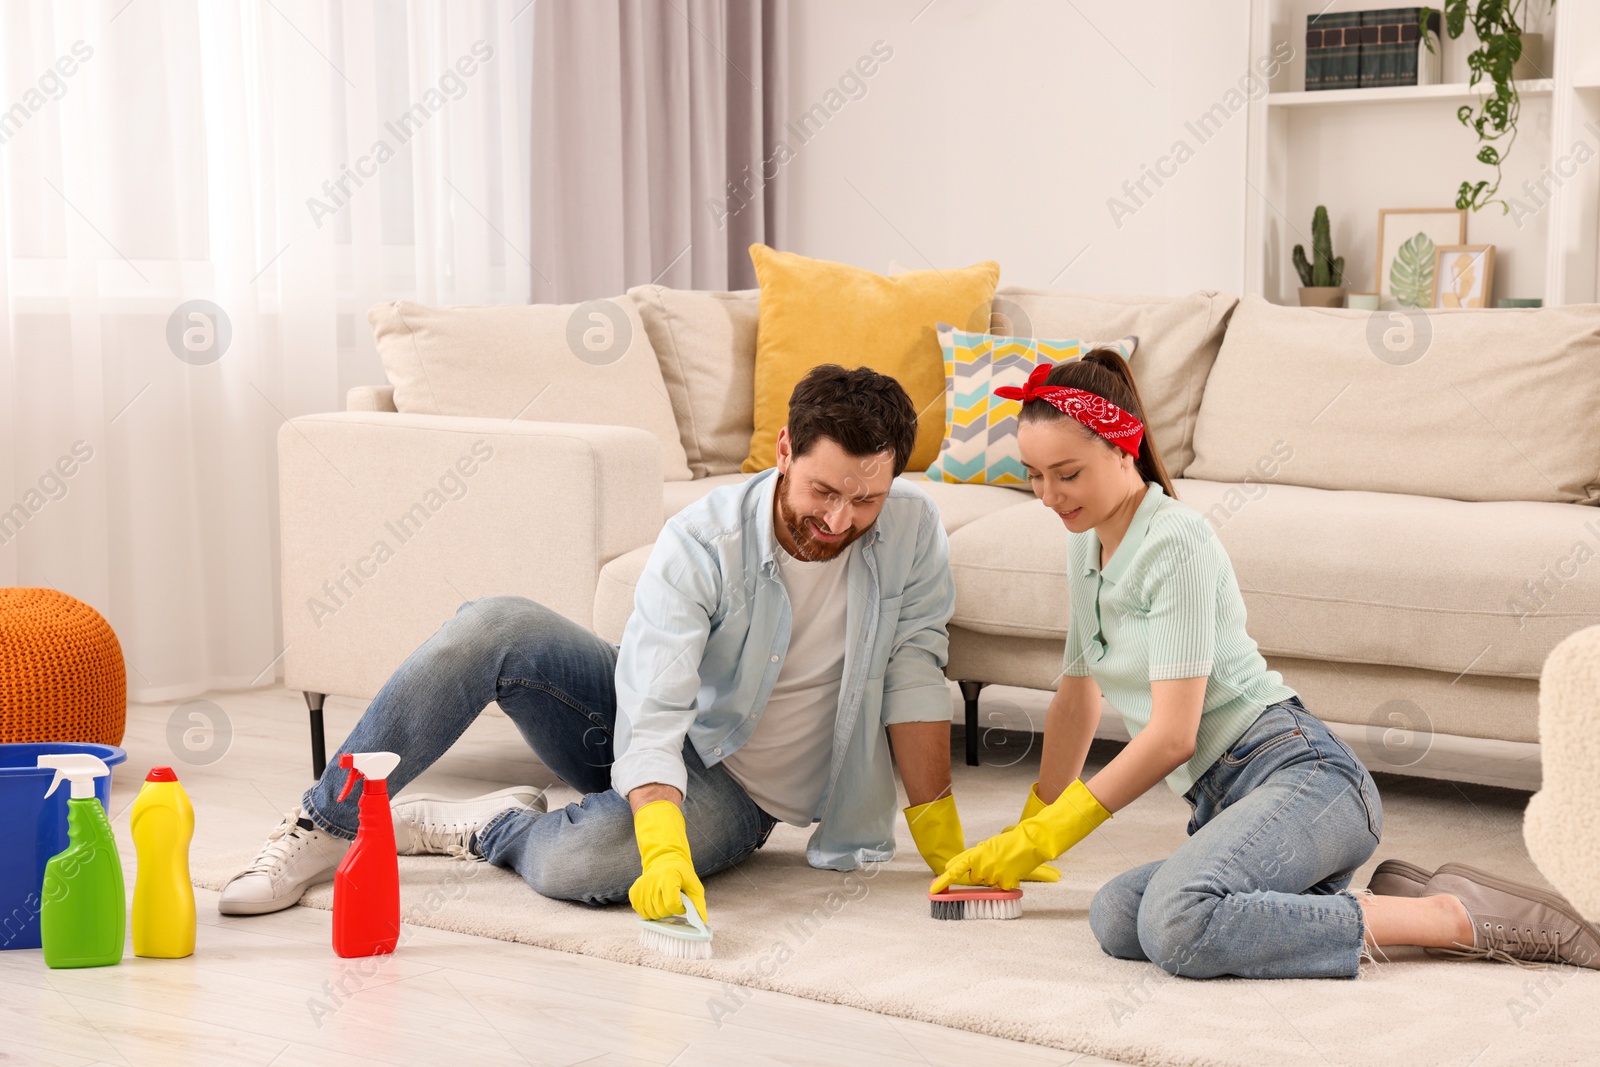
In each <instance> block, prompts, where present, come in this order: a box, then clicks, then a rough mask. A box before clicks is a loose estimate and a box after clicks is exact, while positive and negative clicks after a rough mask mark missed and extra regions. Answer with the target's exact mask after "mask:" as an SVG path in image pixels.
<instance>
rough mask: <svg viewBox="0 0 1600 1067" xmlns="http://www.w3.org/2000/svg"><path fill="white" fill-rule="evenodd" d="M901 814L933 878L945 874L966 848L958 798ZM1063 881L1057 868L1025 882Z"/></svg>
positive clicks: (1034, 874)
mask: <svg viewBox="0 0 1600 1067" xmlns="http://www.w3.org/2000/svg"><path fill="white" fill-rule="evenodd" d="M1034 799H1035V800H1036V801H1038V804H1039V807H1040V808H1042V807H1044V802H1043V801H1040V800H1038V797H1034ZM901 810H902V811H904V812H905V816H906V825H907V826H909V827H911V839H912V840H913V841H915V842H916V843H917V851H918V852H920V853H922V858H923V861H924V862H926V863H927V865H928V868H929V869H930V870H931V871H933V873H934V874H943V873H944V869H945V867H946V865H948V864H949V862H950V861H951V860H952V859H954V858H955V857H956V856H957V855H958V854H960V852H961V851H962V850H963V849H965V848H966V847H967V846H966V838H964V837H963V836H962V834H961V816H960V814H959V813H957V811H956V798H955V797H954V796H951V795H950V794H948V793H947V794H945V795H944V796H942V797H940V798H939V799H938V800H934V801H930V802H928V803H927V804H918V805H916V806H915V807H910V808H903V809H901ZM1060 878H1061V872H1060V871H1058V870H1056V869H1055V868H1054V867H1040V868H1039V869H1038V870H1036V871H1032V872H1030V873H1029V874H1027V875H1026V876H1025V877H1024V878H1023V879H1022V880H1023V881H1024V882H1055V881H1059V880H1060Z"/></svg>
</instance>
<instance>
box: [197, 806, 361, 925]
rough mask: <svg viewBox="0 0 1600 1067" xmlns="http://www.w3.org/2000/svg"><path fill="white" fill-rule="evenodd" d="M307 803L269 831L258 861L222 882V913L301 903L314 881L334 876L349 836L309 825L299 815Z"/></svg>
mask: <svg viewBox="0 0 1600 1067" xmlns="http://www.w3.org/2000/svg"><path fill="white" fill-rule="evenodd" d="M301 819H305V820H306V821H307V822H310V821H311V820H310V819H309V818H307V817H306V813H305V809H304V808H295V810H294V811H291V812H289V814H287V815H285V816H284V817H283V822H281V823H279V824H278V828H277V829H276V830H274V831H272V833H271V834H270V835H268V837H267V843H266V844H264V845H262V846H261V851H260V852H259V853H257V855H256V858H255V862H254V863H252V864H250V866H248V867H246V868H245V869H244V870H243V871H240V872H239V873H238V874H236V875H234V876H233V879H232V880H231V881H229V882H228V884H227V885H225V886H223V887H222V899H221V900H220V901H218V902H217V910H218V911H220V912H221V913H222V914H224V915H264V914H266V913H267V912H269V911H282V910H283V909H284V908H287V907H289V906H290V905H292V904H295V903H297V902H298V901H299V900H300V897H301V895H302V894H303V893H305V891H306V890H307V889H308V888H310V887H311V886H314V885H316V884H317V883H319V882H331V881H332V880H333V875H334V872H335V871H337V870H338V869H339V862H340V861H341V860H343V859H344V854H345V853H346V852H349V851H350V842H349V841H346V840H344V838H342V837H334V836H333V835H332V834H330V833H326V832H324V831H322V830H318V829H314V828H313V829H310V830H307V829H306V828H305V827H304V826H302V825H301V824H300V820H301Z"/></svg>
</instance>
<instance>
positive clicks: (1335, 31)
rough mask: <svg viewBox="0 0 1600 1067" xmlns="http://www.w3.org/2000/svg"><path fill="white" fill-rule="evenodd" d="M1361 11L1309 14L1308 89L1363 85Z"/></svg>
mask: <svg viewBox="0 0 1600 1067" xmlns="http://www.w3.org/2000/svg"><path fill="white" fill-rule="evenodd" d="M1361 17H1362V13H1361V12H1360V11H1329V12H1325V13H1323V14H1319V15H1307V16H1306V90H1307V91H1308V92H1314V91H1316V90H1319V89H1355V88H1359V87H1360V85H1361Z"/></svg>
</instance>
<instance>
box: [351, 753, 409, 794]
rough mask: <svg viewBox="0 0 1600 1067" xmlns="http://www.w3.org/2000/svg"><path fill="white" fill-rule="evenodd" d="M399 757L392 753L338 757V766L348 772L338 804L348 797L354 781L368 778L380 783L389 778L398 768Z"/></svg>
mask: <svg viewBox="0 0 1600 1067" xmlns="http://www.w3.org/2000/svg"><path fill="white" fill-rule="evenodd" d="M399 764H400V757H399V756H397V755H395V754H394V753H393V752H346V753H344V754H343V755H341V756H340V757H339V766H341V767H343V768H344V769H345V770H347V771H349V772H350V774H349V775H348V776H347V777H346V778H345V780H344V789H343V790H342V791H341V792H340V793H339V801H340V803H343V802H344V799H345V798H346V797H348V796H349V795H350V790H352V789H354V788H355V785H356V780H357V779H360V778H370V779H372V780H373V781H378V782H381V781H383V780H385V779H386V778H388V777H389V775H390V774H391V773H392V772H393V771H394V769H395V768H396V767H397V766H399Z"/></svg>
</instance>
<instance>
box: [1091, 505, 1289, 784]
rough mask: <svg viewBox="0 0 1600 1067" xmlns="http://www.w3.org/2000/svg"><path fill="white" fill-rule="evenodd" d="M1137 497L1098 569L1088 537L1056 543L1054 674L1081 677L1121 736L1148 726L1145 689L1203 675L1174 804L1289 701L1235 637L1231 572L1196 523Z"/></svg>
mask: <svg viewBox="0 0 1600 1067" xmlns="http://www.w3.org/2000/svg"><path fill="white" fill-rule="evenodd" d="M1145 484H1146V485H1147V486H1148V487H1149V488H1148V490H1147V491H1146V493H1145V495H1144V499H1143V500H1142V501H1140V503H1139V508H1138V510H1137V511H1136V512H1134V515H1133V521H1132V522H1130V523H1129V524H1128V532H1127V534H1126V536H1124V537H1123V539H1122V541H1121V543H1119V544H1118V545H1117V548H1116V551H1115V552H1113V553H1112V554H1111V558H1110V559H1109V560H1107V561H1106V565H1105V569H1104V570H1102V569H1101V567H1100V551H1101V548H1100V535H1099V534H1098V533H1097V532H1096V531H1094V530H1089V531H1086V532H1084V533H1070V532H1069V533H1068V535H1067V541H1068V548H1067V561H1068V569H1067V579H1068V582H1067V588H1068V592H1069V595H1070V596H1071V598H1072V605H1071V608H1072V611H1071V620H1070V622H1069V623H1068V628H1067V648H1066V654H1065V656H1064V658H1063V662H1062V667H1061V670H1062V673H1063V674H1069V675H1073V676H1075V677H1083V676H1086V675H1088V676H1092V677H1093V678H1094V680H1095V682H1096V683H1097V684H1098V685H1099V686H1100V691H1101V692H1102V693H1103V694H1105V697H1106V699H1107V700H1108V701H1110V702H1111V706H1112V707H1114V708H1116V709H1117V712H1118V713H1119V714H1120V715H1121V716H1122V721H1123V723H1124V724H1125V725H1126V726H1127V728H1128V734H1129V735H1130V736H1133V737H1137V736H1138V735H1139V731H1141V730H1143V729H1144V728H1145V727H1146V726H1149V725H1150V705H1151V700H1150V683H1151V682H1158V681H1163V680H1167V679H1173V678H1199V677H1205V676H1208V677H1209V680H1208V681H1207V682H1206V696H1205V704H1204V708H1203V710H1202V712H1201V715H1200V729H1199V733H1198V735H1197V737H1196V739H1195V749H1194V756H1193V757H1191V758H1190V759H1189V761H1188V762H1187V763H1185V764H1183V765H1182V766H1180V767H1178V768H1177V769H1176V770H1174V771H1173V772H1172V773H1171V774H1169V775H1167V785H1168V787H1169V788H1171V789H1172V791H1173V792H1174V793H1177V794H1178V795H1180V796H1181V795H1183V794H1184V793H1187V792H1188V791H1189V787H1190V786H1192V785H1193V784H1194V782H1195V779H1197V778H1199V777H1200V776H1201V775H1202V774H1204V773H1205V772H1206V771H1207V770H1209V769H1210V768H1211V765H1212V764H1214V763H1215V762H1216V761H1217V757H1219V756H1221V755H1222V754H1223V753H1224V752H1226V751H1227V750H1228V748H1229V747H1230V746H1231V745H1232V744H1233V743H1234V742H1235V741H1237V740H1239V738H1240V737H1241V736H1242V735H1243V734H1244V732H1245V731H1246V730H1248V729H1249V728H1250V726H1251V724H1253V723H1254V722H1255V721H1256V719H1257V718H1258V717H1259V716H1260V715H1261V712H1262V711H1263V710H1265V709H1266V708H1267V707H1268V706H1270V705H1272V704H1276V703H1278V702H1279V701H1283V700H1288V699H1289V698H1290V697H1292V696H1296V695H1298V694H1296V693H1295V691H1294V690H1293V689H1290V688H1289V687H1288V686H1286V685H1284V684H1283V675H1281V674H1279V673H1278V672H1277V671H1274V670H1268V669H1267V661H1266V660H1265V659H1263V658H1262V656H1261V653H1260V651H1259V650H1258V649H1257V647H1256V643H1255V641H1254V640H1252V639H1251V637H1250V635H1249V634H1248V633H1246V632H1245V626H1244V623H1245V612H1244V598H1243V597H1241V596H1240V595H1239V582H1238V579H1236V578H1235V577H1234V574H1233V564H1232V562H1230V561H1229V559H1228V554H1227V552H1225V551H1224V550H1223V548H1222V545H1221V543H1220V542H1218V540H1217V537H1216V534H1215V533H1214V532H1213V531H1212V529H1211V525H1210V523H1208V522H1206V520H1205V517H1204V516H1202V515H1201V514H1200V512H1198V511H1196V510H1195V509H1194V508H1192V507H1190V506H1189V505H1188V504H1184V503H1182V502H1180V501H1177V500H1174V499H1172V498H1171V497H1169V496H1167V494H1166V493H1165V492H1163V491H1162V489H1161V486H1160V484H1159V483H1156V482H1146V483H1145Z"/></svg>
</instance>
